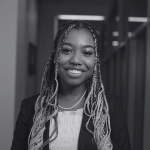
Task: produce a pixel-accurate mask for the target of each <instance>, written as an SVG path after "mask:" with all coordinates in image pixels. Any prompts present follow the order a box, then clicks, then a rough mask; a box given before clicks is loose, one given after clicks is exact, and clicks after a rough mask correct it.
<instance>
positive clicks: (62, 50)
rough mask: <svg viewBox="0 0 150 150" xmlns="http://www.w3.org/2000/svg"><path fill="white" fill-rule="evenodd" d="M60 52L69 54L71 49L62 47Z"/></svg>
mask: <svg viewBox="0 0 150 150" xmlns="http://www.w3.org/2000/svg"><path fill="white" fill-rule="evenodd" d="M61 52H62V53H63V54H65V55H69V54H71V53H72V50H70V49H68V48H62V49H61Z"/></svg>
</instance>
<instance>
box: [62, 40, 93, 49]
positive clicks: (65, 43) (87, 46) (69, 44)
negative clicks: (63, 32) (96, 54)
mask: <svg viewBox="0 0 150 150" xmlns="http://www.w3.org/2000/svg"><path fill="white" fill-rule="evenodd" d="M62 45H68V46H72V44H71V43H67V42H64V43H63V44H62ZM83 47H84V48H89V47H90V48H93V49H95V48H94V47H93V46H92V45H84V46H83Z"/></svg>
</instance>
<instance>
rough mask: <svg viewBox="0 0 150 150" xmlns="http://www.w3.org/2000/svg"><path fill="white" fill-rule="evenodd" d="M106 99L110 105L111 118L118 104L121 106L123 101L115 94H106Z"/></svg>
mask: <svg viewBox="0 0 150 150" xmlns="http://www.w3.org/2000/svg"><path fill="white" fill-rule="evenodd" d="M106 99H107V103H108V107H109V113H110V116H111V115H112V114H113V112H114V110H115V108H116V106H117V104H118V103H120V104H121V99H120V97H118V96H115V95H113V94H108V93H106Z"/></svg>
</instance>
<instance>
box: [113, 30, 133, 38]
mask: <svg viewBox="0 0 150 150" xmlns="http://www.w3.org/2000/svg"><path fill="white" fill-rule="evenodd" d="M112 36H115V37H117V36H119V32H118V31H113V32H112ZM131 36H132V32H128V37H131Z"/></svg>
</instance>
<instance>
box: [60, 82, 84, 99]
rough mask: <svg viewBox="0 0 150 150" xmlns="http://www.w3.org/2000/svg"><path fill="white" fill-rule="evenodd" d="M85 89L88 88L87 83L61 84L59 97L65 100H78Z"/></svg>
mask: <svg viewBox="0 0 150 150" xmlns="http://www.w3.org/2000/svg"><path fill="white" fill-rule="evenodd" d="M85 90H86V85H85V84H82V85H78V86H68V85H63V86H61V85H60V87H59V91H58V98H59V99H61V100H63V101H76V100H79V99H80V97H81V96H82V95H83V93H84V92H85Z"/></svg>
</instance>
